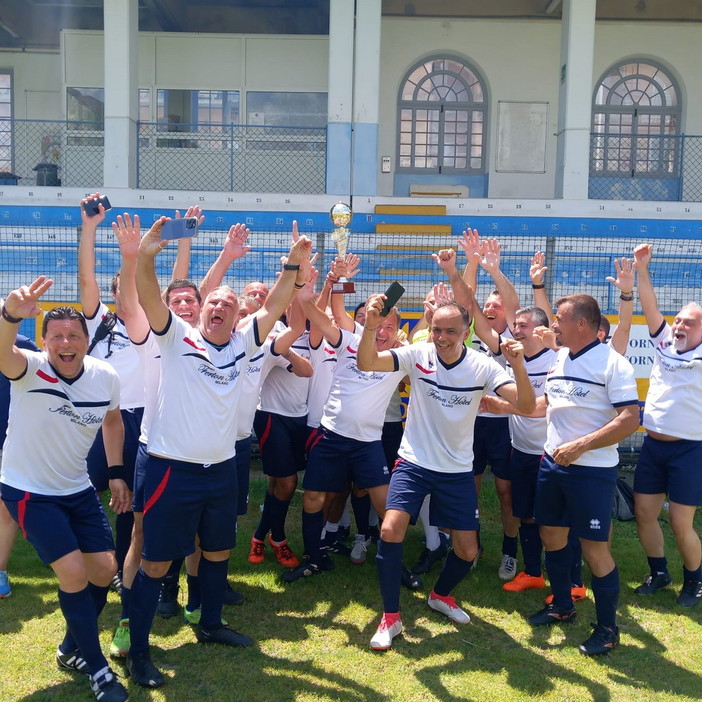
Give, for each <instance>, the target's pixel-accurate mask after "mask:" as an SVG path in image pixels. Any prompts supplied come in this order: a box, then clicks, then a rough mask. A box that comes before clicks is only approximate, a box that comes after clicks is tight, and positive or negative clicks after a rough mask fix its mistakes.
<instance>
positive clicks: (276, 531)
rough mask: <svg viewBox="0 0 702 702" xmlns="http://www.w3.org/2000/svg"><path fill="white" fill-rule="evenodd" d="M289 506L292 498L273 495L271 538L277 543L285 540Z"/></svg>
mask: <svg viewBox="0 0 702 702" xmlns="http://www.w3.org/2000/svg"><path fill="white" fill-rule="evenodd" d="M289 508H290V500H279V499H278V498H277V497H276V496H275V495H271V539H273V541H275V542H276V543H281V542H282V541H285V519H286V517H287V516H288V509H289Z"/></svg>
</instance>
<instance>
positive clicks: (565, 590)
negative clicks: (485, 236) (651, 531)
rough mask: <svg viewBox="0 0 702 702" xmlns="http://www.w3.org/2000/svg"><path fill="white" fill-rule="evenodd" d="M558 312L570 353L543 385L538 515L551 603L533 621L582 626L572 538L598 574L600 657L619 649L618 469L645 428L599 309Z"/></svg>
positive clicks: (561, 339)
mask: <svg viewBox="0 0 702 702" xmlns="http://www.w3.org/2000/svg"><path fill="white" fill-rule="evenodd" d="M556 306H557V308H558V311H557V313H556V318H555V320H554V321H553V324H552V328H553V331H554V332H555V335H556V340H557V342H558V343H559V345H560V346H562V347H563V348H561V350H560V351H559V352H558V353H557V355H556V360H555V362H554V365H553V367H552V369H551V371H550V373H549V375H548V377H547V379H546V393H545V395H544V401H545V405H546V407H547V414H546V420H547V430H546V444H545V446H544V450H545V453H544V456H543V457H542V459H541V465H540V467H539V475H538V481H537V489H536V501H535V507H534V517H535V519H536V521H537V523H538V524H539V526H540V533H541V540H542V541H543V545H544V549H545V552H546V553H545V563H546V571H547V573H548V575H549V579H550V581H551V589H552V590H553V601H552V603H551V604H549V605H547V606H546V607H545V608H544V609H542V610H540V611H539V612H537V613H536V614H533V615H532V616H530V617H529V623H530V624H532V625H533V626H543V625H551V624H554V623H556V622H563V623H568V622H572V621H574V620H575V617H576V611H575V607H574V605H573V600H572V597H571V579H570V571H571V564H572V563H571V561H572V552H571V549H570V548H569V547H568V533H569V531H570V530H573V531H574V532H575V534H577V536H578V537H579V538H580V542H581V544H582V550H583V555H584V556H585V558H586V560H587V562H588V564H589V566H590V570H591V571H592V591H593V595H594V598H595V608H596V613H597V623H596V624H595V626H594V631H593V633H592V635H591V636H590V638H588V639H587V640H586V641H584V642H583V643H582V644H581V645H580V647H579V649H580V651H581V652H582V653H584V654H586V655H598V654H602V653H607V652H608V651H610V650H612V648H614V647H615V646H616V645H617V644H618V643H619V629H618V628H617V625H616V610H617V600H618V597H619V571H618V570H617V566H616V563H615V562H614V559H613V558H612V554H611V553H610V550H609V543H608V538H609V527H610V523H611V518H612V498H613V495H614V488H615V485H616V480H617V465H618V463H619V456H618V454H617V442H618V441H621V440H622V439H623V438H625V437H626V436H628V435H629V434H631V433H632V432H633V431H634V430H635V429H636V427H637V426H638V397H637V391H636V382H635V380H634V371H633V368H632V367H631V364H630V363H629V362H628V361H627V360H626V359H625V358H624V357H623V356H621V355H620V354H618V353H617V352H616V351H614V350H613V349H611V348H609V347H608V346H606V345H605V344H602V343H600V341H599V340H598V338H597V333H598V328H599V323H600V318H601V313H600V308H599V306H598V304H597V301H596V300H595V299H594V298H593V297H591V296H590V295H569V296H568V297H563V298H561V299H560V300H558V301H557V302H556ZM539 401H540V402H541V398H539ZM542 405H543V403H542Z"/></svg>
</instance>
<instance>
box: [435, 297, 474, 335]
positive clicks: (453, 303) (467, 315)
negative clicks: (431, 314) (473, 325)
mask: <svg viewBox="0 0 702 702" xmlns="http://www.w3.org/2000/svg"><path fill="white" fill-rule="evenodd" d="M446 307H451V308H453V309H454V310H455V311H456V312H458V314H460V315H461V319H462V320H463V324H464V325H465V327H466V329H470V313H469V312H468V310H467V309H466V308H465V307H464V306H463V305H459V304H458V303H457V302H456V301H455V300H449V301H448V302H442V303H441V304H440V305H438V307H437V308H436V311H437V312H438V311H439V310H442V309H444V308H446Z"/></svg>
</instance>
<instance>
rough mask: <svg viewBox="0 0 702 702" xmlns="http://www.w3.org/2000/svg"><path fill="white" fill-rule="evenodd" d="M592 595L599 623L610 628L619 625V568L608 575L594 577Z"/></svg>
mask: <svg viewBox="0 0 702 702" xmlns="http://www.w3.org/2000/svg"><path fill="white" fill-rule="evenodd" d="M592 595H593V597H594V598H595V612H596V613H597V623H598V624H601V625H602V626H606V627H608V628H610V629H611V628H614V627H615V626H616V625H617V602H618V601H619V570H618V569H617V566H614V569H613V570H611V571H610V572H609V573H607V575H605V576H603V577H601V578H598V577H595V576H594V575H593V576H592Z"/></svg>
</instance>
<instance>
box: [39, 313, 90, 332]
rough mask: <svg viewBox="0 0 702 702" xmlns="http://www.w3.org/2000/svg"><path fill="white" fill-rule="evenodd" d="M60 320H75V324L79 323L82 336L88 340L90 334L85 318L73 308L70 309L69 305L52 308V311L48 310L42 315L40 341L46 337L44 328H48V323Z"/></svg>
mask: <svg viewBox="0 0 702 702" xmlns="http://www.w3.org/2000/svg"><path fill="white" fill-rule="evenodd" d="M61 319H75V320H76V321H77V322H79V323H80V327H81V329H82V330H83V334H85V335H86V336H87V337H88V338H90V334H88V325H87V324H86V322H85V317H84V316H83V315H82V314H81V313H80V312H79V311H78V310H77V309H76V308H75V307H70V306H69V305H61V306H60V307H54V308H53V309H52V310H49V311H48V312H47V313H46V314H45V315H44V321H43V322H42V324H41V336H42V339H43V338H44V337H45V336H46V328H47V327H48V326H49V322H51V321H52V320H61Z"/></svg>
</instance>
